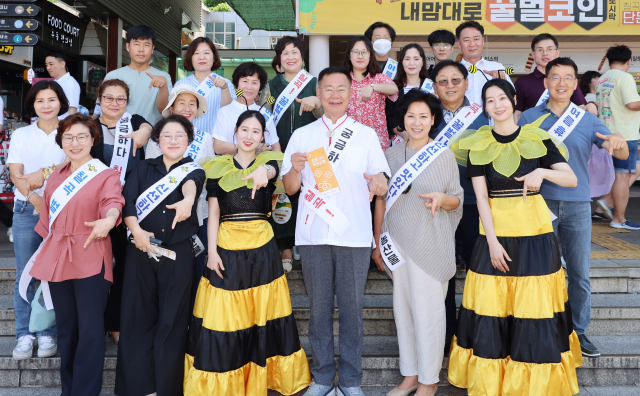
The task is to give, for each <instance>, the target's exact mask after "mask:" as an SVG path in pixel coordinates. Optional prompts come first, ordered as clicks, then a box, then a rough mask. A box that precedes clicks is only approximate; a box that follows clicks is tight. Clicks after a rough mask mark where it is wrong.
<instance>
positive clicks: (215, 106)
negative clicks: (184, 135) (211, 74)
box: [176, 74, 238, 134]
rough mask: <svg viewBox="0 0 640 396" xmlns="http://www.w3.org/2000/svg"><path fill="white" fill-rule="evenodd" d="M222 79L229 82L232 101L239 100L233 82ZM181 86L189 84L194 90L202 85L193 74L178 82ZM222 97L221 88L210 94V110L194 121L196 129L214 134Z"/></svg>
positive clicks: (228, 86) (208, 98) (208, 99)
mask: <svg viewBox="0 0 640 396" xmlns="http://www.w3.org/2000/svg"><path fill="white" fill-rule="evenodd" d="M207 78H208V77H207ZM222 79H223V80H225V81H226V82H227V88H229V92H230V93H231V100H232V101H234V100H236V99H238V97H237V96H236V89H235V87H234V86H233V84H232V83H231V81H229V80H227V79H226V78H224V77H223V78H222ZM180 84H187V85H189V86H192V87H194V88H198V85H200V83H199V82H198V80H197V79H196V76H195V74H191V75H190V76H187V77H185V78H183V79H182V80H180V81H178V82H177V83H176V86H178V85H180ZM221 97H222V89H220V88H215V89H214V90H213V91H212V92H211V93H210V94H209V96H207V97H206V99H207V104H208V105H209V108H208V109H207V112H206V113H204V115H203V116H202V117H198V118H196V119H195V120H193V126H194V127H196V128H198V129H200V130H202V131H205V132H207V133H209V134H211V133H213V126H214V125H215V123H216V117H217V116H218V110H220V100H221Z"/></svg>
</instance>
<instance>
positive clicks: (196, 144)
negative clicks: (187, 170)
mask: <svg viewBox="0 0 640 396" xmlns="http://www.w3.org/2000/svg"><path fill="white" fill-rule="evenodd" d="M205 133H206V132H205V131H203V130H201V129H197V128H193V142H191V144H190V145H189V147H187V151H185V152H184V154H183V155H182V157H186V156H187V155H190V156H191V159H192V160H194V161H195V160H196V158H198V157H200V156H201V155H202V154H203V152H204V138H205V137H206V135H205Z"/></svg>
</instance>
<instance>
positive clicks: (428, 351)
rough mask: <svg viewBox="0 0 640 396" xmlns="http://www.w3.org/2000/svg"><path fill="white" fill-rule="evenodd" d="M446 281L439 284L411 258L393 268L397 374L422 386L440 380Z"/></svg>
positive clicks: (444, 325)
mask: <svg viewBox="0 0 640 396" xmlns="http://www.w3.org/2000/svg"><path fill="white" fill-rule="evenodd" d="M448 285H449V282H445V283H440V282H439V281H437V280H435V279H434V278H432V277H431V276H429V275H428V274H427V273H426V272H425V271H424V270H423V269H421V268H420V267H418V266H417V265H416V264H415V263H414V262H413V261H411V259H409V258H406V263H405V264H403V265H402V266H400V267H398V268H397V269H396V270H395V271H393V315H394V317H395V322H396V328H397V331H398V345H399V346H400V373H401V374H402V375H403V376H405V377H409V376H414V375H417V376H418V382H420V383H421V384H425V385H431V384H437V383H438V382H439V381H440V370H441V369H442V359H443V353H444V338H445V330H446V317H445V307H444V300H445V297H446V295H447V288H448Z"/></svg>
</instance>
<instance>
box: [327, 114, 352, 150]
mask: <svg viewBox="0 0 640 396" xmlns="http://www.w3.org/2000/svg"><path fill="white" fill-rule="evenodd" d="M345 121H347V118H346V117H345V119H344V120H343V121H342V122H341V123H340V124H338V125H336V127H335V128H333V129H331V128H329V126H328V125H327V123H326V122H324V117H322V123H323V124H324V126H326V127H327V137H328V138H329V139H331V138H332V137H333V136H334V135H335V134H336V129H338V128H340V125H342V124H344V122H345ZM329 144H331V143H329Z"/></svg>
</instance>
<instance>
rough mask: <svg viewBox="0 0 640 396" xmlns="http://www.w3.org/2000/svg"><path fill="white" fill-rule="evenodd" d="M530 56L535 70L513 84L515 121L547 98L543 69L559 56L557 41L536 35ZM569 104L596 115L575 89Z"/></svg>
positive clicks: (593, 105) (595, 109)
mask: <svg viewBox="0 0 640 396" xmlns="http://www.w3.org/2000/svg"><path fill="white" fill-rule="evenodd" d="M531 54H532V55H533V59H534V61H535V62H536V69H535V70H534V71H533V73H530V74H528V75H526V76H523V77H520V78H518V79H517V80H516V83H515V87H516V92H518V102H517V103H516V112H515V118H516V121H517V120H518V118H520V116H521V115H522V113H523V112H524V111H526V110H529V109H530V108H532V107H536V106H538V105H540V104H542V102H543V101H545V100H547V99H548V98H549V91H547V90H546V88H545V84H544V80H545V67H547V63H549V62H550V61H552V60H554V59H556V58H557V57H558V56H560V48H559V46H558V40H557V39H556V38H555V37H554V36H552V35H550V34H549V33H542V34H539V35H537V36H536V37H534V38H533V40H532V41H531ZM571 102H573V103H575V104H576V105H578V106H579V107H580V108H581V109H583V110H586V111H588V112H590V113H592V114H594V115H596V116H597V115H598V108H597V107H596V105H595V104H593V103H589V105H587V101H586V100H585V98H584V95H583V94H582V90H579V89H576V90H575V91H573V94H572V95H571Z"/></svg>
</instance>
